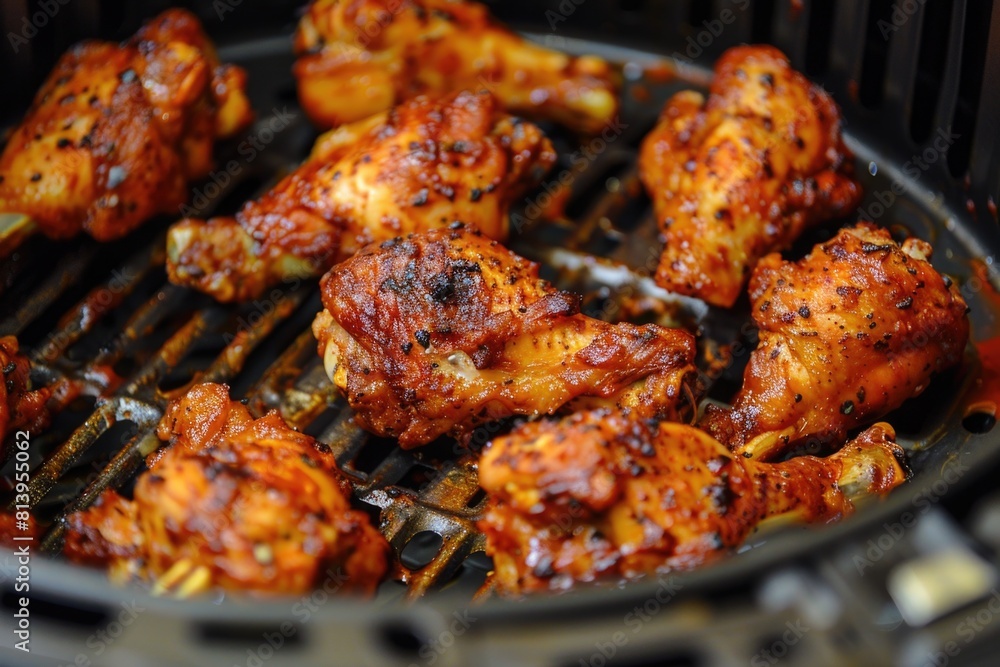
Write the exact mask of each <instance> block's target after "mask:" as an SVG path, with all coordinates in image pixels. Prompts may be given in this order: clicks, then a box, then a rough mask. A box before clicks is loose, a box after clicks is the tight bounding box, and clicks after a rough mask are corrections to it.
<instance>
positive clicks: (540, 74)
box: [294, 0, 618, 134]
mask: <svg viewBox="0 0 1000 667" xmlns="http://www.w3.org/2000/svg"><path fill="white" fill-rule="evenodd" d="M295 48H296V51H297V52H298V53H299V59H298V61H297V62H296V63H295V68H294V73H295V78H296V79H297V80H298V85H299V100H300V101H301V103H302V107H303V108H304V109H305V111H306V113H307V114H308V115H309V117H310V118H311V119H312V120H313V122H314V123H316V124H317V125H319V126H321V127H335V126H337V125H341V124H343V123H350V122H353V121H355V120H358V119H361V118H365V117H367V116H370V115H372V114H374V113H378V112H380V111H384V110H385V109H388V108H389V107H391V106H393V105H394V104H398V103H399V102H400V101H402V100H405V99H408V98H410V97H413V96H415V95H420V94H429V95H442V94H446V93H450V92H454V91H457V90H473V91H479V90H483V89H486V90H489V91H490V92H492V93H493V94H494V95H496V96H497V97H498V98H499V99H500V101H501V102H502V103H503V105H504V107H505V108H506V109H508V110H509V111H511V112H512V113H516V114H520V115H524V116H527V117H530V118H535V119H550V120H554V121H556V122H558V123H562V124H563V125H566V126H568V127H570V128H571V129H573V130H576V131H579V132H582V133H587V134H591V133H597V132H600V131H601V129H602V128H604V127H605V126H607V125H608V124H609V123H611V122H612V121H613V120H614V118H615V116H616V114H617V112H618V98H617V93H616V90H615V84H614V79H613V75H612V70H611V67H610V66H609V65H608V63H606V62H605V61H604V60H602V59H600V58H597V57H595V56H582V57H572V56H568V55H566V54H563V53H558V52H556V51H551V50H549V49H546V48H543V47H541V46H538V45H535V44H532V43H530V42H527V41H525V40H524V39H522V38H521V37H519V36H518V35H516V34H514V33H513V32H511V31H510V30H509V29H507V28H506V27H505V26H503V25H502V24H500V23H498V22H497V21H495V20H494V19H493V18H492V17H491V16H490V13H489V10H488V9H487V8H486V6H485V5H483V4H480V3H478V2H466V1H465V0H316V1H314V2H312V3H311V4H310V5H309V7H308V8H307V9H306V12H305V14H304V15H303V17H302V20H301V22H300V23H299V29H298V32H297V33H296V36H295Z"/></svg>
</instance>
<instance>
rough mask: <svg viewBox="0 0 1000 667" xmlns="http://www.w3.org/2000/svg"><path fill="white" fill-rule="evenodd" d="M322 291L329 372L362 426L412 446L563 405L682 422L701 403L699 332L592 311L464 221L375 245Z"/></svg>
mask: <svg viewBox="0 0 1000 667" xmlns="http://www.w3.org/2000/svg"><path fill="white" fill-rule="evenodd" d="M322 291H323V303H324V305H325V307H326V308H325V310H324V311H323V312H322V313H320V314H319V316H318V317H317V318H316V321H315V322H314V324H313V332H314V333H315V334H316V337H317V338H318V339H319V352H320V355H321V356H322V357H323V358H324V361H325V365H326V370H327V373H329V375H330V377H331V378H332V380H333V382H334V384H335V385H337V387H339V388H340V389H341V390H343V391H344V392H345V393H346V394H347V400H348V402H349V403H350V405H351V407H352V408H354V410H355V421H356V422H357V423H358V424H359V425H360V426H362V427H363V428H365V429H367V430H369V431H371V432H373V433H376V434H378V435H381V436H386V437H393V438H398V440H399V444H400V446H402V447H404V448H411V447H415V446H418V445H423V444H426V443H428V442H430V441H431V440H433V439H434V438H437V437H438V436H441V435H444V434H451V435H454V436H461V435H463V434H468V433H469V432H470V431H471V430H472V429H473V428H474V427H476V426H477V425H479V424H483V423H485V422H488V421H492V420H497V419H501V418H504V417H509V416H513V415H542V414H553V413H555V412H557V411H559V410H560V409H562V408H564V407H565V408H568V409H581V408H585V407H588V406H617V407H619V408H621V409H624V410H628V411H630V412H631V413H633V414H635V415H637V416H641V417H656V418H665V419H676V418H678V417H679V416H681V414H682V413H683V412H684V411H685V409H687V408H690V406H691V405H692V401H693V396H692V395H691V393H692V392H691V387H690V385H691V384H692V383H693V381H694V379H695V377H696V372H695V370H694V367H693V365H692V360H693V358H694V349H695V346H694V339H693V338H692V336H691V335H690V334H688V333H687V332H684V331H678V330H673V329H664V328H662V327H659V326H656V325H646V326H641V327H640V326H635V325H632V324H627V323H622V324H609V323H607V322H603V321H601V320H596V319H593V318H590V317H586V316H584V315H582V314H580V312H579V299H578V297H576V296H574V295H571V294H568V293H565V292H559V291H556V290H555V289H553V288H552V287H551V286H550V285H549V284H548V283H546V282H545V281H543V280H540V279H539V277H538V266H537V265H536V264H534V263H533V262H529V261H527V260H525V259H522V258H521V257H518V256H517V255H515V254H514V253H512V252H510V251H509V250H507V249H506V248H504V247H503V246H501V245H500V244H499V243H497V242H496V241H491V240H489V239H488V238H486V237H485V236H484V235H482V234H481V233H480V232H478V231H477V230H474V229H470V228H467V227H464V226H462V225H455V226H453V228H451V229H444V230H435V231H432V232H426V233H423V234H414V235H411V236H409V237H407V238H405V239H403V238H399V239H395V240H392V241H387V242H385V243H382V244H381V245H374V244H373V245H371V246H368V247H367V248H365V249H363V250H361V251H360V252H359V253H358V254H357V255H355V256H354V257H353V258H351V259H349V260H347V261H346V262H344V263H342V264H339V265H337V266H335V267H334V268H333V269H331V270H330V272H329V273H328V274H327V275H326V276H325V277H324V278H323V281H322Z"/></svg>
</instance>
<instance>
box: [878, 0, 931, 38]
mask: <svg viewBox="0 0 1000 667" xmlns="http://www.w3.org/2000/svg"><path fill="white" fill-rule="evenodd" d="M926 2H927V0H902V2H895V3H893V5H892V12H890V14H889V20H888V21H886V20H885V19H879V20H878V22H877V23H876V24H875V27H876V28H878V30H879V32H880V33H882V39H884V40H885V41H889V35H891V34H892V33H894V32H896V31H897V30H899V29H900V28H902V27H903V26H904V25H906V22H907V21H909V20H910V19H911V18H913V16H914V15H915V14H916V13H917V11H918V10H919V9H920V8H921V7H923V6H924V4H926Z"/></svg>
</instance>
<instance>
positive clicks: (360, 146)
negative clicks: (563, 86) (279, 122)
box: [167, 93, 556, 301]
mask: <svg viewBox="0 0 1000 667" xmlns="http://www.w3.org/2000/svg"><path fill="white" fill-rule="evenodd" d="M555 160H556V155H555V152H554V151H553V149H552V144H551V143H550V142H549V140H548V139H547V138H546V137H545V135H544V134H542V132H541V130H539V129H538V127H536V126H535V125H532V124H531V123H527V122H523V121H521V120H520V119H517V118H513V117H511V116H508V115H506V114H504V113H502V112H501V110H500V108H499V105H498V104H497V102H496V100H495V99H494V98H493V97H492V96H490V95H489V94H473V93H456V94H454V95H451V96H449V97H447V98H444V99H435V100H432V99H429V98H426V97H418V98H416V99H413V100H410V101H408V102H406V103H405V104H402V105H401V106H399V107H397V108H395V109H392V110H391V111H387V112H384V113H380V114H377V115H375V116H373V117H371V118H369V119H368V120H365V121H361V122H358V123H353V124H351V125H345V126H343V127H341V128H339V129H337V130H333V131H331V132H329V133H327V134H326V135H324V136H322V137H320V139H319V140H318V141H317V142H316V146H315V147H314V149H313V151H312V154H311V155H310V157H309V159H308V160H307V161H306V162H305V164H303V165H302V166H301V167H299V168H298V169H297V170H296V171H295V172H293V173H292V174H290V175H289V176H287V177H286V178H285V179H283V180H282V181H281V182H280V183H278V185H277V186H275V187H274V188H273V189H272V190H271V191H270V192H268V193H267V194H265V195H264V196H263V197H261V198H260V199H258V200H255V201H250V202H248V203H247V204H246V205H245V206H244V207H243V209H242V210H241V211H240V212H239V213H237V214H236V217H235V218H213V219H211V220H209V221H208V222H204V221H202V220H183V221H181V222H179V223H178V224H176V225H174V226H173V227H172V228H171V230H170V234H169V238H168V241H167V249H168V253H167V254H168V263H167V267H168V270H169V273H170V279H171V280H172V281H173V282H174V283H177V284H180V285H188V286H191V287H195V288H197V289H200V290H202V291H204V292H207V293H209V294H211V295H212V296H214V297H215V298H216V299H218V300H219V301H240V300H246V299H251V298H256V297H258V296H259V295H260V294H262V293H263V292H264V290H265V289H267V288H268V287H269V286H272V285H274V284H277V283H279V282H281V281H282V280H292V279H296V278H303V277H307V276H314V275H320V274H321V273H322V272H323V271H325V270H326V269H328V268H329V267H331V266H333V265H334V264H336V263H337V262H339V261H342V260H344V259H346V258H347V257H350V256H351V255H353V254H354V253H355V252H356V251H357V250H358V249H359V248H361V247H362V246H364V245H366V244H368V243H370V242H372V241H381V240H386V239H391V238H394V237H396V236H400V235H405V234H408V233H411V232H416V231H422V230H426V229H433V228H435V227H443V226H446V225H449V224H451V223H452V222H454V221H455V220H461V221H463V222H469V223H473V224H476V225H477V226H479V227H480V228H481V229H482V230H483V231H484V232H485V233H486V234H488V235H489V236H490V237H492V238H495V239H505V238H506V237H507V227H508V219H507V213H508V209H509V207H510V205H511V204H512V203H513V202H514V201H516V200H517V199H519V198H520V197H522V196H523V195H524V194H525V193H526V192H527V191H528V190H529V189H530V188H531V187H533V186H534V185H536V184H537V183H538V182H539V181H540V180H541V179H542V177H543V176H544V175H545V173H546V172H547V171H548V170H549V168H550V167H551V166H552V165H553V164H554V163H555Z"/></svg>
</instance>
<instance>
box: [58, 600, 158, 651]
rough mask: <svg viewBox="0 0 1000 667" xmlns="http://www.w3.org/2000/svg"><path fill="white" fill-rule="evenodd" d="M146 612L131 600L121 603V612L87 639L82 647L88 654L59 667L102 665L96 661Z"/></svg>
mask: <svg viewBox="0 0 1000 667" xmlns="http://www.w3.org/2000/svg"><path fill="white" fill-rule="evenodd" d="M144 611H146V608H145V607H140V606H139V605H138V604H137V603H136V601H135V600H134V599H133V600H132V601H131V602H122V603H121V611H119V612H118V616H117V617H116V618H113V619H112V620H111V621H109V622H108V624H107V625H106V626H104V627H103V628H102V629H100V630H98V631H97V632H95V633H93V634H92V635H90V636H89V637H87V639H86V641H85V642H84V645H85V646H86V647H87V648H88V649H90V651H89V652H83V651H81V652H80V653H77V654H76V656H75V657H74V658H73V662H71V663H69V664H65V665H60V667H91V666H92V665H103V664H105V663H104V661H103V660H97V658H100V657H101V656H102V655H104V652H105V651H107V650H108V649H109V648H111V646H112V645H113V644H114V643H115V642H116V641H117V640H118V639H119V638H120V637H121V636H122V634H123V633H124V632H125V629H126V628H128V626H130V625H132V624H133V623H135V619H137V618H139V615H140V614H141V613H142V612H144Z"/></svg>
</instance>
